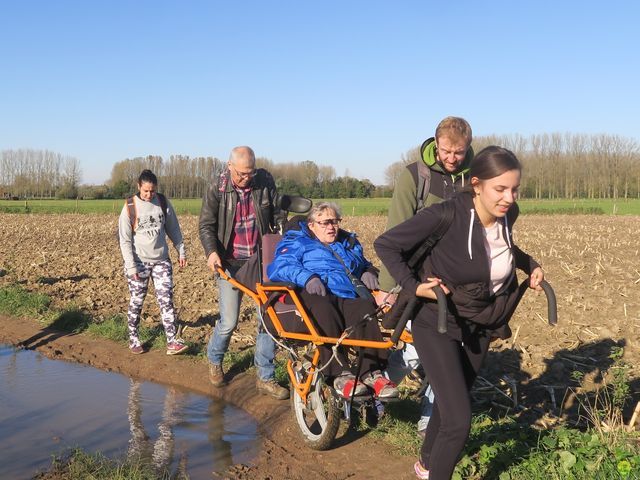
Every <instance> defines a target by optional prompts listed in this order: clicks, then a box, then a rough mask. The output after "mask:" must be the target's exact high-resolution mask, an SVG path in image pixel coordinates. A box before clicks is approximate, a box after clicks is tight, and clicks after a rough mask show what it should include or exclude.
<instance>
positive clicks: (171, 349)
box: [167, 340, 189, 355]
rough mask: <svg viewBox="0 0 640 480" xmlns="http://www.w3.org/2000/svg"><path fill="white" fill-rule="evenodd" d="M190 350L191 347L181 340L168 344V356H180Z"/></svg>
mask: <svg viewBox="0 0 640 480" xmlns="http://www.w3.org/2000/svg"><path fill="white" fill-rule="evenodd" d="M187 350H189V347H188V346H187V345H185V344H184V343H182V342H181V341H179V340H174V341H173V342H170V343H168V344H167V355H179V354H181V353H183V352H186V351H187Z"/></svg>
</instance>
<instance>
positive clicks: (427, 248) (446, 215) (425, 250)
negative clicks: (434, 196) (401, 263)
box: [407, 200, 455, 270]
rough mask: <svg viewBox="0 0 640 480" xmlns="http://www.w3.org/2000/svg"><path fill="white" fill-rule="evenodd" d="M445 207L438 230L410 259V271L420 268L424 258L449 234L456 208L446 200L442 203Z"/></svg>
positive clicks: (408, 263)
mask: <svg viewBox="0 0 640 480" xmlns="http://www.w3.org/2000/svg"><path fill="white" fill-rule="evenodd" d="M441 205H442V206H443V210H444V211H443V214H442V217H441V218H440V223H438V226H437V227H436V229H435V230H434V231H433V233H431V235H429V236H428V237H427V239H426V240H425V241H424V243H423V244H422V245H420V246H419V247H418V248H417V249H416V251H415V252H413V254H412V255H411V257H409V261H408V262H407V265H408V266H409V268H410V269H412V270H416V269H418V268H420V263H421V262H422V261H424V258H425V257H426V256H427V255H428V254H429V253H430V252H431V250H433V247H435V246H436V244H437V243H438V242H439V241H440V239H441V238H442V237H443V236H444V234H445V233H447V230H449V227H450V226H451V223H453V217H454V216H455V207H454V205H453V202H452V201H450V200H446V201H444V202H442V203H441Z"/></svg>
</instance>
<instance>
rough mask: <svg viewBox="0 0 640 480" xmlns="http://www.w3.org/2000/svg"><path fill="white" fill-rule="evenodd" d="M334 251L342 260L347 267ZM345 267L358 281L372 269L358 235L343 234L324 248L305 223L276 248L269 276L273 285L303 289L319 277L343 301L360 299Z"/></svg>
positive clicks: (344, 232) (341, 232) (290, 233)
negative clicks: (289, 283) (294, 286)
mask: <svg viewBox="0 0 640 480" xmlns="http://www.w3.org/2000/svg"><path fill="white" fill-rule="evenodd" d="M332 251H333V252H336V253H337V254H338V255H339V256H340V258H342V261H343V262H344V265H343V264H342V263H341V262H340V261H339V260H338V259H337V258H336V257H335V255H334V254H333V253H332ZM345 265H346V267H347V268H348V269H349V270H350V271H351V273H352V274H353V275H354V276H355V277H357V278H360V276H361V275H362V274H363V273H364V272H365V271H366V270H367V269H368V268H371V266H372V265H371V263H370V262H369V261H368V260H367V259H366V258H364V252H363V251H362V245H361V244H360V242H359V241H358V240H357V238H356V235H355V233H350V232H346V231H344V230H340V231H339V232H338V236H337V238H336V240H335V242H333V243H332V244H330V245H324V244H323V243H322V242H320V241H319V240H318V239H317V238H315V237H314V236H313V234H312V233H311V231H310V230H309V229H308V227H307V225H306V224H305V223H304V222H301V223H300V230H289V231H288V232H286V233H285V234H284V237H283V239H282V240H281V241H280V243H278V245H277V246H276V254H275V258H274V260H273V263H271V265H269V267H268V268H267V275H269V279H270V280H271V281H273V282H291V283H295V284H296V285H298V286H300V287H304V286H305V285H306V283H307V281H309V279H310V278H311V277H312V276H313V275H316V276H318V277H320V280H322V283H324V285H325V287H327V290H328V293H332V294H333V295H336V296H337V297H342V298H356V297H357V296H358V295H357V294H356V290H355V288H354V287H353V285H352V284H351V281H350V280H349V276H348V275H347V272H346V271H345Z"/></svg>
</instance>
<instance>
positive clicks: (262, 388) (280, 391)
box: [256, 378, 289, 400]
mask: <svg viewBox="0 0 640 480" xmlns="http://www.w3.org/2000/svg"><path fill="white" fill-rule="evenodd" d="M256 388H257V389H258V392H259V393H262V394H264V395H271V396H272V397H273V398H277V399H278V400H285V399H287V398H289V390H287V389H286V388H284V387H281V386H280V385H279V384H278V382H276V381H275V380H274V379H273V378H270V379H269V380H260V379H259V378H258V379H257V380H256Z"/></svg>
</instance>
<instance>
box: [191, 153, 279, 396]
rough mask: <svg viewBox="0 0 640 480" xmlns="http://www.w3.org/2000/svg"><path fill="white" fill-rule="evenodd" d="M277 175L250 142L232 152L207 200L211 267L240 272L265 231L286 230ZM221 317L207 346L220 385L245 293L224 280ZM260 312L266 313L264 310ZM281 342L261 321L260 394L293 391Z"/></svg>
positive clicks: (204, 239) (203, 216) (204, 237)
mask: <svg viewBox="0 0 640 480" xmlns="http://www.w3.org/2000/svg"><path fill="white" fill-rule="evenodd" d="M277 197H278V194H277V191H276V186H275V182H274V180H273V177H272V176H271V174H270V173H269V172H267V171H266V170H265V169H263V168H256V157H255V154H254V152H253V150H252V149H251V148H249V147H246V146H241V147H236V148H234V149H233V150H232V151H231V155H230V156H229V162H228V163H227V167H226V168H224V169H222V171H220V172H217V173H215V174H214V179H213V182H212V183H211V184H210V185H209V187H208V189H207V191H206V192H205V194H204V198H203V199H202V209H201V211H200V220H199V233H200V241H201V243H202V246H203V247H204V251H205V255H206V257H207V266H208V267H209V268H210V269H211V270H212V271H213V272H214V273H215V272H216V269H217V268H218V267H221V268H224V269H225V270H226V272H227V273H228V274H229V275H231V276H234V275H235V274H236V273H237V272H238V270H240V268H241V267H242V266H243V265H245V264H246V263H247V262H248V261H249V260H250V259H251V258H253V257H254V256H256V255H258V246H259V245H260V240H261V238H262V235H264V234H265V233H273V232H276V231H278V230H279V229H280V227H281V225H282V224H283V223H284V221H285V219H286V214H284V213H283V212H282V211H281V210H280V207H279V206H278V202H277ZM218 290H219V305H220V318H219V320H218V321H217V322H216V325H215V329H214V331H213V334H212V335H211V338H210V339H209V343H208V345H207V357H208V358H209V362H210V364H209V380H210V381H211V383H212V384H213V386H215V387H220V386H222V385H224V384H225V379H224V371H223V369H222V359H223V357H224V354H225V353H226V351H227V349H228V347H229V342H230V340H231V335H232V334H233V331H234V330H235V328H236V326H237V324H238V317H239V314H240V302H241V301H242V292H240V291H239V290H236V289H234V288H233V286H232V285H231V284H230V283H229V282H227V281H226V280H223V279H221V278H219V279H218ZM257 315H260V313H259V311H258V312H257ZM274 356H275V344H274V342H273V339H272V338H271V337H270V336H269V335H268V334H267V333H266V332H265V331H264V330H263V328H262V324H261V322H260V321H258V333H257V336H256V350H255V358H254V361H255V364H256V367H257V369H258V379H257V381H256V387H257V389H258V391H259V392H260V393H264V394H267V395H271V396H272V397H275V398H277V399H280V400H283V399H286V398H288V397H289V391H288V390H287V389H286V388H283V387H281V386H280V385H278V383H277V382H276V381H275V378H274V372H275V366H274V364H273V359H274Z"/></svg>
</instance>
